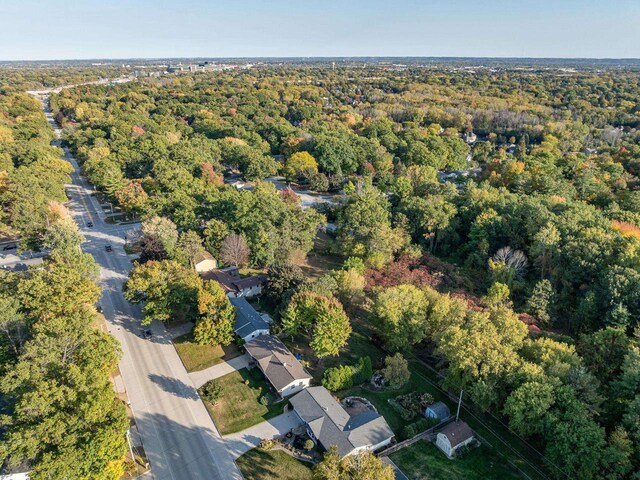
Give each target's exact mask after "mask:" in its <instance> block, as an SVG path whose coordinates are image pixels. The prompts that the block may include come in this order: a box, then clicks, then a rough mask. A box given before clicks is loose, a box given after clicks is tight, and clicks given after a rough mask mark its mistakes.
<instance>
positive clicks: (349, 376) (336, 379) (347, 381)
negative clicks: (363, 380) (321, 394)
mask: <svg viewBox="0 0 640 480" xmlns="http://www.w3.org/2000/svg"><path fill="white" fill-rule="evenodd" d="M322 386H323V387H325V388H326V389H327V390H329V391H331V392H337V391H338V390H346V389H348V388H351V387H352V386H353V370H352V369H351V367H350V366H348V365H340V366H338V367H334V368H327V369H326V370H325V371H324V375H323V376H322Z"/></svg>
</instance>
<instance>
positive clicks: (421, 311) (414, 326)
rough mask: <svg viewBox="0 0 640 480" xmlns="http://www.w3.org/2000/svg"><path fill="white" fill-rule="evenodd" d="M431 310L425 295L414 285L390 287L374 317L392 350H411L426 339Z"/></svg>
mask: <svg viewBox="0 0 640 480" xmlns="http://www.w3.org/2000/svg"><path fill="white" fill-rule="evenodd" d="M428 307H429V301H428V299H427V296H426V295H425V293H424V292H423V291H422V290H421V289H419V288H417V287H415V286H413V285H398V286H397V287H390V288H387V289H386V290H384V291H382V292H380V293H379V294H378V297H377V298H376V301H375V303H374V306H373V314H374V315H375V317H376V318H377V320H378V321H379V322H380V324H381V327H382V332H383V335H384V337H385V340H386V341H387V344H388V345H389V347H391V348H392V349H395V350H402V349H408V348H409V347H411V346H412V345H415V344H418V343H420V342H421V341H422V340H424V339H425V338H426V336H427V333H428V332H427V322H426V316H427V309H428Z"/></svg>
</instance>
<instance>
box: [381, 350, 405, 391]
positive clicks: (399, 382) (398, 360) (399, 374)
mask: <svg viewBox="0 0 640 480" xmlns="http://www.w3.org/2000/svg"><path fill="white" fill-rule="evenodd" d="M384 364H385V367H384V368H383V369H382V375H384V378H386V379H387V380H388V381H389V386H390V387H391V388H394V389H398V388H400V387H402V386H404V385H405V384H406V383H407V382H408V381H409V379H410V378H411V372H410V371H409V363H408V362H407V360H406V359H405V358H404V356H402V354H401V353H400V352H398V353H396V354H395V355H389V356H388V357H387V358H385V359H384Z"/></svg>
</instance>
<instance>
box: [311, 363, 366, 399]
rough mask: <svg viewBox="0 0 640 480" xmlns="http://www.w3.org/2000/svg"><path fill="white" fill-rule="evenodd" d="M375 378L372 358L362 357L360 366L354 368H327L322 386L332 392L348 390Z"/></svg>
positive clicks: (344, 366) (343, 366)
mask: <svg viewBox="0 0 640 480" xmlns="http://www.w3.org/2000/svg"><path fill="white" fill-rule="evenodd" d="M372 376H373V366H372V365H371V358H369V357H362V358H360V360H358V364H357V365H354V366H349V365H341V366H339V367H334V368H327V369H326V370H325V372H324V376H323V378H322V385H323V386H324V387H325V388H326V389H327V390H330V391H332V392H336V391H338V390H346V389H348V388H351V387H353V386H354V385H360V384H361V383H364V382H367V381H369V379H370V378H371V377H372Z"/></svg>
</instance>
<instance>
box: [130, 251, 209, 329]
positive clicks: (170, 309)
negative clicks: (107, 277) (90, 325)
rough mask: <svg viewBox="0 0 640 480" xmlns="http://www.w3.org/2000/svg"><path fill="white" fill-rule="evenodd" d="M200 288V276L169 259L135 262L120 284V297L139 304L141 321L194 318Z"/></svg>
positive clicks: (147, 322) (144, 322) (145, 322)
mask: <svg viewBox="0 0 640 480" xmlns="http://www.w3.org/2000/svg"><path fill="white" fill-rule="evenodd" d="M201 288H202V280H201V279H200V276H199V275H198V274H197V273H196V272H195V271H193V270H191V269H188V268H185V267H183V266H182V265H180V264H179V263H177V262H175V261H173V260H163V261H160V262H156V261H151V262H147V263H145V264H143V265H141V264H137V265H135V266H134V267H133V269H132V270H131V273H130V274H129V279H128V280H127V282H126V283H125V285H124V296H125V298H126V299H127V300H128V301H129V302H131V303H142V304H144V306H143V307H142V311H143V313H144V318H143V324H149V323H151V321H152V320H154V319H156V320H160V321H162V322H166V321H169V320H172V319H176V318H178V319H184V320H194V319H195V317H196V316H197V310H196V305H197V304H198V294H199V292H200V290H201Z"/></svg>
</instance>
